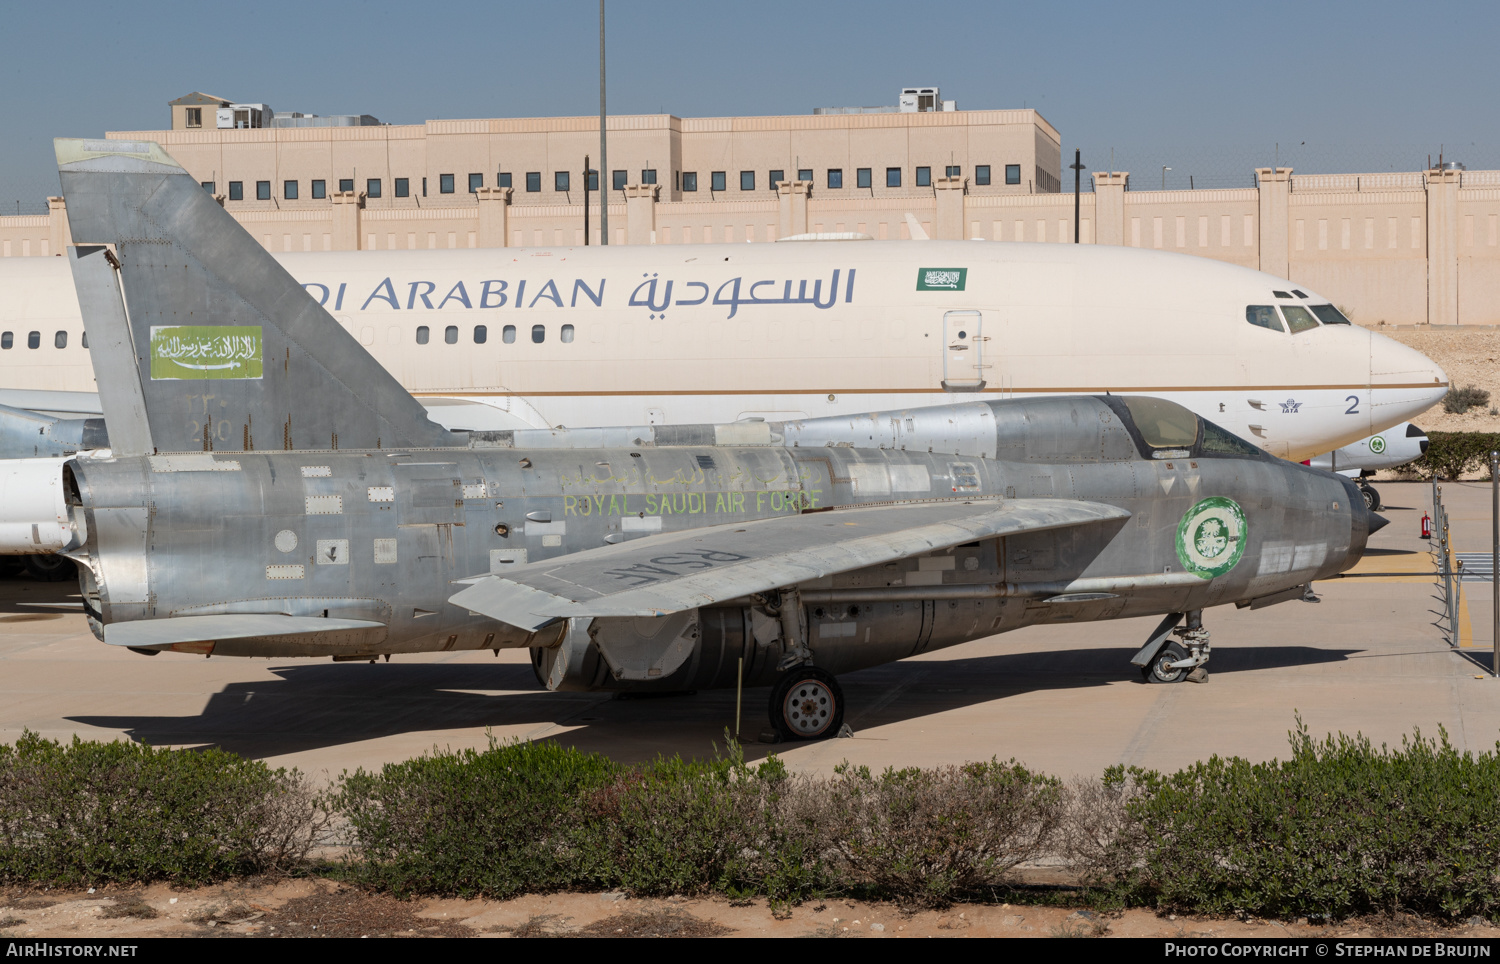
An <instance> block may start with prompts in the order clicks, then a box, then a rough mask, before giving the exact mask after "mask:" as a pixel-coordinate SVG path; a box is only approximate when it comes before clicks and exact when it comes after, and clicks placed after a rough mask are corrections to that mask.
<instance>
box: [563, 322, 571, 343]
mask: <svg viewBox="0 0 1500 964" xmlns="http://www.w3.org/2000/svg"><path fill="white" fill-rule="evenodd" d="M561 337H562V340H563V343H564V344H572V342H573V326H572V325H563V326H562V335H561Z"/></svg>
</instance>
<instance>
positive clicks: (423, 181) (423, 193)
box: [422, 177, 427, 197]
mask: <svg viewBox="0 0 1500 964" xmlns="http://www.w3.org/2000/svg"><path fill="white" fill-rule="evenodd" d="M422 196H423V197H426V196H427V178H425V177H424V178H422Z"/></svg>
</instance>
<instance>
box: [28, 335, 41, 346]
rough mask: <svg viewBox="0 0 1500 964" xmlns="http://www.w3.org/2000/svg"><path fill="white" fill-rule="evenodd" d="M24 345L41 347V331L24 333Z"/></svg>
mask: <svg viewBox="0 0 1500 964" xmlns="http://www.w3.org/2000/svg"><path fill="white" fill-rule="evenodd" d="M26 347H27V348H40V347H42V333H41V332H39V331H33V332H29V333H28V334H27V335H26Z"/></svg>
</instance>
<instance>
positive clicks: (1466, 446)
mask: <svg viewBox="0 0 1500 964" xmlns="http://www.w3.org/2000/svg"><path fill="white" fill-rule="evenodd" d="M1427 438H1428V446H1427V451H1426V452H1424V453H1422V457H1421V458H1419V459H1417V460H1416V461H1414V462H1411V463H1409V467H1410V468H1411V469H1412V471H1414V472H1416V473H1417V474H1418V475H1420V476H1421V477H1422V478H1424V479H1431V478H1434V477H1436V478H1439V479H1458V478H1461V477H1463V475H1464V474H1465V473H1467V472H1471V471H1482V472H1486V473H1488V464H1489V460H1490V452H1492V451H1495V450H1497V449H1500V433H1497V432H1430V433H1428V435H1427ZM1486 478H1488V475H1487V474H1486Z"/></svg>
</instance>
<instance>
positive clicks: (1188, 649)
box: [1130, 609, 1213, 683]
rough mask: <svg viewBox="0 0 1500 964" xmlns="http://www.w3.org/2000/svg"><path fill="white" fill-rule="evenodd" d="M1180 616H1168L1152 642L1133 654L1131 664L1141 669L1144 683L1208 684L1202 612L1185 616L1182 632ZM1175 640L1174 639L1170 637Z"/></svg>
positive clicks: (1172, 614) (1178, 614)
mask: <svg viewBox="0 0 1500 964" xmlns="http://www.w3.org/2000/svg"><path fill="white" fill-rule="evenodd" d="M1183 615H1184V614H1183V613H1169V614H1168V615H1167V617H1166V618H1165V619H1163V620H1162V621H1161V624H1160V625H1159V626H1157V627H1156V631H1155V632H1153V633H1152V634H1151V639H1150V640H1149V641H1148V642H1147V643H1146V645H1145V646H1143V647H1141V651H1140V652H1138V653H1136V654H1135V657H1134V658H1133V659H1131V661H1130V662H1131V663H1132V664H1133V665H1135V666H1138V667H1140V670H1141V678H1142V679H1144V680H1145V681H1146V682H1147V683H1179V682H1181V681H1182V680H1189V681H1191V682H1194V683H1206V682H1208V670H1207V669H1206V668H1205V664H1207V663H1208V657H1209V652H1210V650H1211V649H1212V648H1213V647H1212V645H1211V644H1210V642H1209V633H1208V630H1206V629H1204V628H1203V611H1202V610H1201V609H1195V610H1192V611H1191V612H1188V613H1186V616H1187V625H1186V626H1184V627H1182V628H1181V629H1179V628H1177V624H1178V623H1180V622H1181V621H1182V617H1183ZM1173 636H1176V637H1177V638H1176V639H1172V638H1171V637H1173Z"/></svg>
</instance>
